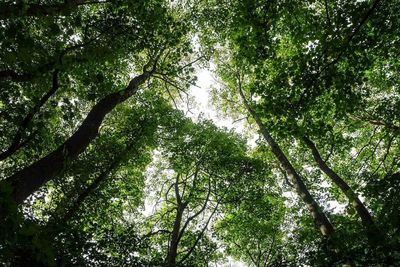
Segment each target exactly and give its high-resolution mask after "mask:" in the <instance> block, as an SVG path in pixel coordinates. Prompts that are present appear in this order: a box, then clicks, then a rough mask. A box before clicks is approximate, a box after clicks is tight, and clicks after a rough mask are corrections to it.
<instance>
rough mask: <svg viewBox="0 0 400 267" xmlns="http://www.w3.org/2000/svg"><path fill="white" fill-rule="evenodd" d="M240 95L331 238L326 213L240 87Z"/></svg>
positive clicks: (318, 223) (298, 192)
mask: <svg viewBox="0 0 400 267" xmlns="http://www.w3.org/2000/svg"><path fill="white" fill-rule="evenodd" d="M239 94H240V97H241V98H242V100H243V103H244V105H245V107H246V109H247V111H248V112H249V113H250V114H251V116H252V117H253V118H254V120H255V121H256V123H257V125H258V127H259V129H260V132H261V134H262V135H263V137H264V138H265V140H266V141H267V143H268V144H269V146H270V147H271V150H272V153H273V154H274V155H275V157H276V158H277V159H278V161H279V162H280V164H281V165H282V168H283V169H284V170H285V171H286V173H287V175H288V177H289V178H290V180H291V182H292V183H293V185H294V187H295V188H296V191H297V194H298V195H299V196H300V198H301V199H302V200H303V202H304V203H305V204H306V207H307V209H308V210H309V211H310V213H311V215H312V217H313V219H314V221H315V223H316V225H317V227H318V228H319V230H320V231H321V233H322V235H324V236H331V235H332V234H333V233H334V228H333V226H332V224H331V223H330V221H329V220H328V218H327V217H326V215H325V214H324V212H323V211H322V210H321V208H320V207H319V206H318V204H317V202H316V201H315V200H314V198H313V197H312V196H311V194H310V192H309V191H308V189H307V187H306V185H305V184H304V182H303V180H302V178H301V177H300V175H299V174H298V173H297V172H296V170H295V169H294V167H293V166H292V164H291V163H290V161H289V160H288V158H287V157H286V156H285V154H284V153H283V151H282V149H281V148H280V147H279V145H278V143H277V142H276V141H275V139H274V138H273V137H272V136H271V134H270V133H269V131H268V129H267V127H265V125H264V124H263V122H262V121H261V119H260V117H259V116H258V115H257V113H256V112H254V110H253V109H252V108H251V107H250V105H249V103H248V102H247V100H246V97H245V96H244V94H243V92H242V90H241V88H240V86H239Z"/></svg>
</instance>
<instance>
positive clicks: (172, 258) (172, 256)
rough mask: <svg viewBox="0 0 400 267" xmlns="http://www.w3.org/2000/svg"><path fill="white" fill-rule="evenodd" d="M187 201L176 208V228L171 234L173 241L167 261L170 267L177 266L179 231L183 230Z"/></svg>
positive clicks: (170, 244)
mask: <svg viewBox="0 0 400 267" xmlns="http://www.w3.org/2000/svg"><path fill="white" fill-rule="evenodd" d="M185 208H186V205H185V203H181V204H179V205H178V207H177V208H176V215H175V221H174V228H173V230H172V234H171V241H170V243H169V247H168V253H167V259H166V263H167V266H168V267H173V266H176V256H177V255H178V243H179V233H180V230H181V223H182V216H183V211H184V210H185Z"/></svg>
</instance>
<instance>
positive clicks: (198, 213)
mask: <svg viewBox="0 0 400 267" xmlns="http://www.w3.org/2000/svg"><path fill="white" fill-rule="evenodd" d="M210 194H211V184H210V179H208V192H207V196H206V199H205V200H204V203H203V205H202V207H201V208H200V210H198V211H197V212H196V213H195V214H193V215H192V216H190V217H189V218H187V220H186V222H185V224H184V225H183V227H182V229H181V231H180V233H179V237H178V242H179V240H181V238H182V236H183V234H184V232H185V230H186V228H187V227H188V226H189V223H190V222H191V221H192V220H193V219H195V218H196V217H198V216H199V215H200V214H201V213H203V211H204V210H205V209H206V207H207V203H208V201H209V200H210Z"/></svg>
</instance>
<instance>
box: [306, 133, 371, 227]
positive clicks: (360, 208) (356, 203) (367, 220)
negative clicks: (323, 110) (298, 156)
mask: <svg viewBox="0 0 400 267" xmlns="http://www.w3.org/2000/svg"><path fill="white" fill-rule="evenodd" d="M303 141H304V143H305V144H306V145H307V146H308V148H310V150H311V153H312V155H313V157H314V160H315V161H316V162H317V164H318V166H319V168H320V169H321V170H322V171H323V172H324V173H325V174H326V175H327V176H328V177H329V178H331V180H332V182H333V183H335V184H336V185H337V186H338V187H339V188H340V190H342V192H343V193H344V194H345V195H346V196H347V198H348V199H349V201H350V203H351V205H352V206H353V207H354V209H355V210H356V211H357V214H358V216H360V218H361V221H362V223H363V224H364V225H365V226H371V225H373V224H374V221H373V219H372V216H371V214H370V213H369V212H368V210H367V208H366V207H365V206H364V204H363V203H362V202H361V200H360V199H359V198H358V197H357V195H356V194H355V192H354V191H353V190H352V189H351V188H350V186H349V185H348V184H347V183H346V182H345V181H344V180H343V179H342V178H341V177H340V176H339V175H338V174H337V173H336V172H335V171H333V170H332V169H331V168H329V166H328V165H327V164H326V162H325V161H324V160H323V159H322V158H321V155H320V154H319V151H318V149H317V147H316V146H315V144H314V143H313V142H312V141H311V140H310V139H309V138H308V137H307V136H303Z"/></svg>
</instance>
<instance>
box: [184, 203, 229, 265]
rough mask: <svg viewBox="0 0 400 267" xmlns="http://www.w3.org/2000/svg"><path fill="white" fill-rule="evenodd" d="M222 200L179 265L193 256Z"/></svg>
mask: <svg viewBox="0 0 400 267" xmlns="http://www.w3.org/2000/svg"><path fill="white" fill-rule="evenodd" d="M221 200H222V198H221V199H220V200H219V201H218V203H217V204H216V205H215V208H214V210H213V211H212V213H211V214H210V216H209V217H208V220H207V222H206V224H205V225H204V227H203V229H201V232H200V233H199V234H198V235H197V238H196V241H195V242H194V244H193V246H192V247H191V248H190V250H189V251H188V252H187V253H186V254H185V256H183V257H182V259H181V260H180V261H179V265H180V264H182V263H183V262H184V261H185V260H186V259H187V258H188V257H189V256H190V254H192V252H193V250H194V249H195V248H196V246H197V244H198V243H199V242H200V240H201V238H202V237H203V235H204V232H205V231H206V229H207V227H208V224H209V223H210V221H211V218H212V217H213V216H214V214H215V212H216V211H217V209H218V206H219V204H220V203H221Z"/></svg>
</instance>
